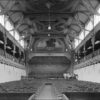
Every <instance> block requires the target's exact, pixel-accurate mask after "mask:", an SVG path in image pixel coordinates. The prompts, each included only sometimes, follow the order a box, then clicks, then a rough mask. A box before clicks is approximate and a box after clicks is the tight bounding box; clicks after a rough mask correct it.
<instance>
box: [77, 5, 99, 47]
mask: <svg viewBox="0 0 100 100" xmlns="http://www.w3.org/2000/svg"><path fill="white" fill-rule="evenodd" d="M97 12H98V13H99V14H100V6H99V7H98V9H97ZM93 20H94V22H93ZM99 22H100V15H94V16H92V17H91V18H90V21H89V22H88V24H87V25H86V26H85V29H86V30H84V29H83V30H82V31H81V33H80V35H79V37H78V38H79V40H75V48H76V47H77V46H78V45H79V44H80V42H81V41H82V40H83V39H84V38H85V37H86V36H87V35H88V34H89V33H90V31H92V29H93V28H94V27H95V26H96V25H97V24H98V23H99ZM93 23H94V24H93Z"/></svg>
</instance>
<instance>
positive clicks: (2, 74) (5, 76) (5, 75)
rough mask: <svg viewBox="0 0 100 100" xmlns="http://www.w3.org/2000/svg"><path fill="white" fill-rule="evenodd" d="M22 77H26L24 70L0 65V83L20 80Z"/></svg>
mask: <svg viewBox="0 0 100 100" xmlns="http://www.w3.org/2000/svg"><path fill="white" fill-rule="evenodd" d="M22 75H23V76H25V75H26V72H25V70H22V69H18V68H15V67H12V66H8V65H4V64H0V83H3V82H9V81H15V80H20V79H21V76H22Z"/></svg>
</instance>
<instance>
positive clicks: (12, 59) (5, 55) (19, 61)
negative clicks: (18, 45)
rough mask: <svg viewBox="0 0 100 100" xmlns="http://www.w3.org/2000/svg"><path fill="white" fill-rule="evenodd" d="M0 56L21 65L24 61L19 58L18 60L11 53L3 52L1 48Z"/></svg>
mask: <svg viewBox="0 0 100 100" xmlns="http://www.w3.org/2000/svg"><path fill="white" fill-rule="evenodd" d="M0 56H2V57H4V58H5V59H6V58H7V59H9V60H11V61H13V62H16V63H19V64H21V65H24V61H23V60H22V59H21V60H19V59H18V58H16V57H14V56H12V55H11V54H9V53H7V52H4V50H3V49H0Z"/></svg>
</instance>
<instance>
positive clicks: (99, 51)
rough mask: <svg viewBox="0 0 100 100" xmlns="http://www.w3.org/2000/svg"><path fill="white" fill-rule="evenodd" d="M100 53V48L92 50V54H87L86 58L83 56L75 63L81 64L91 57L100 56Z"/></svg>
mask: <svg viewBox="0 0 100 100" xmlns="http://www.w3.org/2000/svg"><path fill="white" fill-rule="evenodd" d="M99 55H100V49H98V50H96V51H94V52H92V53H91V54H89V55H87V56H85V57H84V58H82V59H81V60H79V61H78V62H75V65H77V64H80V63H82V62H85V61H87V60H89V59H91V58H94V57H96V56H99Z"/></svg>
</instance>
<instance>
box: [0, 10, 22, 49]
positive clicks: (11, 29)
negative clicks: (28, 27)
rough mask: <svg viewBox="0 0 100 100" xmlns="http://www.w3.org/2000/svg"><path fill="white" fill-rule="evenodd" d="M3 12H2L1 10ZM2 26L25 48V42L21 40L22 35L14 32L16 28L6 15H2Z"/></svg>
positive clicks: (0, 18) (0, 20)
mask: <svg viewBox="0 0 100 100" xmlns="http://www.w3.org/2000/svg"><path fill="white" fill-rule="evenodd" d="M0 12H1V10H0ZM0 24H1V25H2V26H3V27H5V29H6V30H7V31H8V32H9V33H10V34H11V35H12V36H13V37H14V38H15V39H16V40H17V41H18V42H19V43H20V45H21V46H22V47H24V40H21V41H19V40H20V35H19V33H18V31H17V30H14V26H13V25H12V24H11V22H10V21H9V17H8V16H6V15H0Z"/></svg>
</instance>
